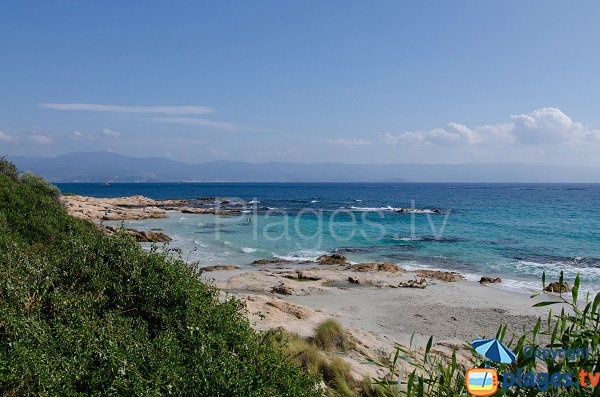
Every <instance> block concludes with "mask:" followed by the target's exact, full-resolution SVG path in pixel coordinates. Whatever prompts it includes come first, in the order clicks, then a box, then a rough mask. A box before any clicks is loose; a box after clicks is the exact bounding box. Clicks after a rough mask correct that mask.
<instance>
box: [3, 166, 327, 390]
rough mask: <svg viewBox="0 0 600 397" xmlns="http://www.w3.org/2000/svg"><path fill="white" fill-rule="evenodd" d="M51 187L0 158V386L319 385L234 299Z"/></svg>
mask: <svg viewBox="0 0 600 397" xmlns="http://www.w3.org/2000/svg"><path fill="white" fill-rule="evenodd" d="M16 175H17V176H18V173H17V174H16ZM55 194H56V191H55V190H54V189H52V188H50V187H49V185H46V184H45V181H43V180H40V179H39V178H38V177H36V176H33V175H30V174H24V175H23V177H21V178H18V177H17V178H15V173H14V169H13V167H11V166H10V165H9V163H7V162H5V161H0V275H1V277H0V395H6V396H19V395H140V396H141V395H143V396H148V395H154V396H156V395H163V394H165V395H166V394H172V395H181V396H185V395H198V396H208V395H211V396H317V395H322V393H321V392H320V391H319V390H318V389H317V381H316V379H315V378H314V377H312V376H309V375H308V374H306V373H305V372H304V371H302V369H301V368H299V367H298V366H296V365H294V364H293V363H291V362H290V361H289V360H287V359H286V358H285V357H284V356H283V355H282V354H281V353H280V352H279V351H278V350H277V349H275V348H273V346H272V345H271V344H270V343H268V341H266V340H265V338H266V337H265V335H262V334H257V333H256V332H254V331H253V330H252V328H251V327H250V324H249V323H248V321H247V320H246V319H245V317H244V316H243V314H244V307H243V306H242V304H241V303H240V302H239V301H238V300H234V299H231V300H227V301H225V302H220V300H219V294H218V291H217V290H216V289H214V288H213V287H210V286H208V285H206V284H204V283H202V282H201V281H200V280H199V279H198V277H197V274H196V273H195V272H194V270H193V269H192V268H191V267H190V266H189V265H188V264H186V263H185V262H183V261H181V260H180V259H178V258H176V257H172V256H170V255H168V254H167V253H164V252H160V251H159V250H158V249H156V248H155V249H153V250H152V252H150V253H144V252H142V250H141V249H140V247H139V245H138V244H137V243H136V242H135V241H133V239H132V238H130V237H129V236H128V235H127V234H125V233H118V234H116V235H115V236H107V235H105V234H104V233H103V232H102V231H101V230H100V229H99V228H98V227H97V226H96V225H94V224H91V223H89V222H85V221H81V220H77V219H75V218H72V217H71V216H69V215H68V214H67V213H66V212H65V211H64V209H63V208H62V206H61V204H60V203H59V202H58V201H57V200H56V197H55Z"/></svg>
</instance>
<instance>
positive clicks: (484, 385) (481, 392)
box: [465, 368, 498, 397]
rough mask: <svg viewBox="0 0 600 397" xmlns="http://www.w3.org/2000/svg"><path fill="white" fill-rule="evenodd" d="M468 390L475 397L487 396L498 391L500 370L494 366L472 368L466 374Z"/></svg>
mask: <svg viewBox="0 0 600 397" xmlns="http://www.w3.org/2000/svg"><path fill="white" fill-rule="evenodd" d="M465 383H466V384H467V392H468V393H469V394H470V395H472V396H475V397H487V396H491V395H494V394H496V392H497V391H498V372H496V370H495V369H492V368H472V369H470V370H468V371H467V375H466V376H465Z"/></svg>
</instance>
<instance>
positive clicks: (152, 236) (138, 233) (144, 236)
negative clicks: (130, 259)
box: [104, 226, 172, 243]
mask: <svg viewBox="0 0 600 397" xmlns="http://www.w3.org/2000/svg"><path fill="white" fill-rule="evenodd" d="M104 230H105V231H106V233H108V234H109V235H112V234H115V233H117V232H118V231H119V229H118V228H116V227H112V226H106V227H105V228H104ZM124 230H125V231H126V232H127V233H128V234H129V235H131V236H133V238H135V239H136V241H138V242H140V243H168V242H169V241H171V240H172V239H171V237H169V236H168V235H166V234H165V233H163V232H159V231H153V230H136V229H124Z"/></svg>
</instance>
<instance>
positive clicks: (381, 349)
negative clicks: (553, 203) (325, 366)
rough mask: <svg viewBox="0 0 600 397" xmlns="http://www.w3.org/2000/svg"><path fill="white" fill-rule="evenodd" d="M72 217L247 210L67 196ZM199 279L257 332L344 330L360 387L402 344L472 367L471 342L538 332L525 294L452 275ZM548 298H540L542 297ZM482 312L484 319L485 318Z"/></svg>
mask: <svg viewBox="0 0 600 397" xmlns="http://www.w3.org/2000/svg"><path fill="white" fill-rule="evenodd" d="M61 201H62V202H63V203H64V205H65V208H66V209H67V211H68V212H69V213H70V214H71V215H73V216H75V217H78V218H81V219H85V220H88V221H90V222H94V223H96V224H99V225H101V227H104V230H105V231H106V233H108V234H113V233H116V232H117V231H118V229H117V228H115V227H111V226H105V225H103V224H102V223H103V221H114V220H139V219H153V218H162V217H166V216H167V215H168V213H169V212H180V213H201V214H216V215H237V214H239V213H240V211H237V210H235V209H234V210H232V209H222V208H220V205H219V204H220V203H224V202H226V201H224V199H223V200H221V199H215V198H199V199H195V200H153V199H149V198H146V197H143V196H131V197H121V198H106V199H104V198H91V197H84V196H62V197H61ZM125 230H126V232H127V233H129V234H131V235H132V236H133V237H134V238H135V239H136V240H137V241H140V242H168V241H170V240H171V238H170V237H169V236H167V235H166V234H164V233H162V232H160V231H155V230H150V231H139V230H135V229H125ZM201 269H202V272H201V277H202V278H203V279H204V280H205V281H207V282H209V283H212V284H213V285H215V286H216V287H217V288H219V289H220V290H221V295H222V298H223V299H227V298H228V297H231V296H234V297H236V298H237V299H240V300H241V301H243V302H244V303H245V305H246V309H247V316H248V318H249V319H250V321H251V323H252V325H253V327H254V328H255V329H257V330H267V329H272V328H282V329H285V330H286V331H289V332H293V333H297V334H299V335H301V336H304V337H308V336H310V335H311V334H312V332H313V330H314V328H315V327H316V326H317V324H319V323H320V322H321V321H323V320H325V319H328V318H333V319H336V320H337V321H339V322H340V323H342V324H343V325H344V327H345V328H346V330H347V332H348V333H349V335H350V336H351V337H352V338H353V340H355V341H356V344H355V348H353V349H351V350H350V351H349V352H347V353H345V354H344V355H342V356H341V358H342V359H343V360H345V361H346V362H347V363H348V364H349V365H350V367H351V368H352V373H353V374H354V375H355V377H356V379H357V381H359V380H360V379H362V378H363V377H364V376H365V375H367V376H379V377H380V376H382V375H385V374H383V373H382V372H381V369H378V368H377V367H375V366H373V365H370V364H365V362H366V360H367V359H375V360H376V359H381V358H382V357H385V356H386V355H387V354H390V353H391V352H393V350H394V347H395V343H404V344H408V341H409V340H410V339H412V337H411V335H415V336H416V339H415V340H416V341H417V342H418V343H420V344H421V346H422V345H423V344H424V342H425V341H426V340H427V339H428V338H429V336H430V335H433V336H434V337H435V338H436V339H435V343H434V346H433V348H432V351H433V352H437V353H438V354H441V355H442V356H445V357H450V356H451V354H452V351H453V350H457V351H458V360H459V361H462V362H468V360H469V359H470V353H469V351H468V350H466V349H465V347H464V346H465V342H466V341H468V340H469V339H473V338H476V337H483V336H489V335H493V334H495V332H496V330H497V328H498V327H499V325H500V324H508V325H509V330H514V332H515V333H518V332H519V331H520V330H521V329H522V328H523V327H524V326H525V327H528V328H531V327H532V326H533V324H534V323H535V320H536V318H537V317H536V316H538V315H542V314H545V312H543V310H541V309H533V308H531V306H532V304H533V303H535V302H533V301H532V300H531V299H529V298H528V297H527V296H525V295H522V294H516V293H512V292H509V291H503V290H500V289H498V288H493V287H492V286H491V285H492V284H496V283H498V282H501V280H499V279H495V278H486V277H484V278H482V279H481V282H480V284H479V283H472V282H468V281H465V278H464V277H463V276H462V275H460V274H458V273H455V272H448V271H440V270H431V269H419V270H410V271H409V270H407V269H404V268H402V267H400V266H398V265H397V264H396V263H358V264H356V263H350V261H349V260H348V259H347V258H346V257H345V256H343V255H340V254H339V253H333V254H331V255H323V256H321V257H319V258H317V259H316V260H315V261H306V262H292V261H287V260H284V259H279V258H265V259H261V260H255V261H254V262H252V263H249V264H248V266H241V267H240V266H238V265H231V264H223V265H216V266H205V267H203V268H201ZM537 299H538V300H539V299H542V298H537ZM482 314H483V315H482Z"/></svg>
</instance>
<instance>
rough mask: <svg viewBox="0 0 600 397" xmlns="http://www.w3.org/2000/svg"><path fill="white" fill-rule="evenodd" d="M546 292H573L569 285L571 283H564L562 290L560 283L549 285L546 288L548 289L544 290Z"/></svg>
mask: <svg viewBox="0 0 600 397" xmlns="http://www.w3.org/2000/svg"><path fill="white" fill-rule="evenodd" d="M544 291H546V292H556V293H562V292H569V291H571V286H570V285H569V283H567V282H563V283H562V288H561V284H560V283H559V282H554V283H550V284H548V285H547V286H546V288H544Z"/></svg>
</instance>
